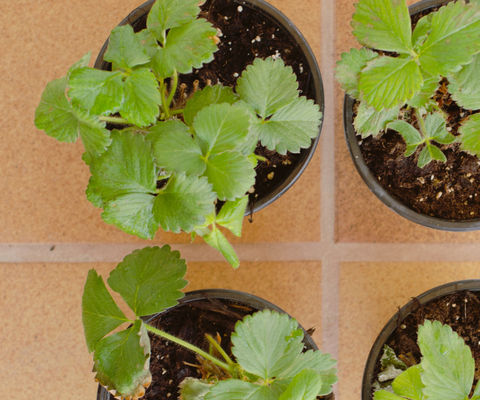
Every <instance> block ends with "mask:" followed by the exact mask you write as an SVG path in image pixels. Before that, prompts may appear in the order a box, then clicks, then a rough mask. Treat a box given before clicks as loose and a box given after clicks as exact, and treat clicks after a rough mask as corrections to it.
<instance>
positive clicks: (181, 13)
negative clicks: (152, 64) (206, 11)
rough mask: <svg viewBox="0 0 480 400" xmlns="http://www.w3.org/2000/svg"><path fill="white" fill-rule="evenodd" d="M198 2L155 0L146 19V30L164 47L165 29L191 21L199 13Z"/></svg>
mask: <svg viewBox="0 0 480 400" xmlns="http://www.w3.org/2000/svg"><path fill="white" fill-rule="evenodd" d="M200 4H201V2H199V1H198V0H157V1H156V2H155V3H154V4H153V7H152V9H151V10H150V12H149V13H148V18H147V28H148V30H149V31H150V32H152V34H153V35H154V36H155V37H156V38H157V39H158V40H159V41H160V42H161V43H162V45H165V34H166V31H167V29H170V28H175V27H177V26H180V25H183V24H185V23H187V22H189V21H191V20H193V19H194V18H195V17H196V16H197V14H198V13H199V12H200V7H199V5H200Z"/></svg>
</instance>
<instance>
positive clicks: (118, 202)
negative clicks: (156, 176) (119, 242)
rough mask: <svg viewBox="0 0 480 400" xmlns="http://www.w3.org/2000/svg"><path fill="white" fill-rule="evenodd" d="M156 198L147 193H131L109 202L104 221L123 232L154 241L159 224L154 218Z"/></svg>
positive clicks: (103, 215)
mask: <svg viewBox="0 0 480 400" xmlns="http://www.w3.org/2000/svg"><path fill="white" fill-rule="evenodd" d="M154 201H155V197H154V196H152V195H151V194H147V193H129V194H125V195H123V196H119V197H117V198H116V199H115V200H112V201H110V202H108V203H107V204H106V205H105V207H104V212H103V213H102V219H103V220H104V221H105V222H106V223H107V224H112V225H115V226H116V227H117V228H119V229H121V230H122V231H124V232H126V233H128V234H130V235H136V236H138V237H139V238H142V239H153V238H154V237H155V233H156V232H157V230H158V223H157V222H156V221H155V217H154V216H153V203H154Z"/></svg>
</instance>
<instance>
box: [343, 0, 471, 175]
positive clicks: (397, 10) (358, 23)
mask: <svg viewBox="0 0 480 400" xmlns="http://www.w3.org/2000/svg"><path fill="white" fill-rule="evenodd" d="M351 25H352V27H353V34H354V36H356V38H357V40H358V42H359V43H360V44H361V45H364V46H366V47H364V48H362V49H360V50H357V49H351V50H350V52H348V53H342V55H341V58H342V59H341V60H340V61H338V62H337V67H336V74H335V76H336V78H337V80H338V81H339V82H340V83H341V86H342V89H343V90H345V91H346V93H347V94H348V95H350V96H351V97H353V98H354V99H356V100H357V102H359V103H360V104H359V106H358V109H357V116H356V117H355V120H354V126H355V130H356V132H357V134H358V135H361V136H362V138H366V137H368V136H370V135H373V136H376V135H378V134H380V133H381V132H382V131H385V130H387V129H393V130H395V131H397V132H398V133H400V134H401V135H402V136H403V138H404V140H405V143H406V145H407V149H406V151H405V157H409V156H411V155H412V154H414V153H415V152H416V150H417V148H418V147H419V146H422V147H423V148H422V150H421V151H420V154H419V155H418V163H417V164H418V166H419V167H420V168H423V167H424V166H425V165H427V164H429V163H430V162H431V161H433V160H437V161H441V162H445V161H446V157H445V154H444V153H443V152H442V150H440V148H439V147H438V145H441V144H443V145H448V144H450V143H453V142H455V141H456V140H457V141H458V142H460V148H461V150H463V151H465V152H468V153H470V154H474V155H476V156H477V157H478V156H480V116H479V115H478V114H474V115H472V116H470V117H468V118H466V119H465V120H464V121H462V125H461V127H460V128H459V129H458V133H460V135H459V136H457V137H455V136H454V135H452V133H451V132H449V131H448V130H447V126H446V114H445V112H444V111H443V110H442V109H441V107H440V105H439V104H438V103H437V102H436V101H435V100H434V98H433V97H434V95H435V93H436V92H437V90H438V89H439V87H440V83H441V81H442V79H443V78H446V79H447V80H443V81H442V82H444V83H445V82H448V86H447V88H448V92H449V93H450V94H451V97H452V99H453V100H454V101H455V102H456V103H457V105H458V106H460V107H462V108H463V109H465V110H478V109H480V96H479V95H478V89H477V88H478V82H479V79H480V59H479V58H478V57H479V56H478V54H477V53H478V52H479V51H480V35H479V32H480V5H479V4H477V3H476V2H470V3H469V4H465V1H464V0H460V1H457V2H453V1H452V2H451V3H449V4H448V5H446V6H443V7H441V8H440V9H439V10H438V11H436V12H432V13H430V14H428V15H426V16H424V17H422V18H421V19H420V20H419V21H418V22H417V25H416V27H415V29H414V30H413V32H412V26H411V22H410V16H409V13H408V8H407V6H406V2H405V1H404V0H399V1H393V0H360V1H359V2H358V3H357V4H356V11H355V13H354V14H353V21H352V23H351ZM371 49H375V50H376V51H373V50H371ZM383 51H387V52H393V53H396V55H397V56H390V55H385V54H383Z"/></svg>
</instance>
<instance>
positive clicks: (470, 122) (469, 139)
mask: <svg viewBox="0 0 480 400" xmlns="http://www.w3.org/2000/svg"><path fill="white" fill-rule="evenodd" d="M458 132H459V133H460V136H459V137H458V141H459V142H460V150H462V151H465V152H467V153H469V154H473V155H476V156H477V157H480V114H473V115H470V116H469V117H468V119H467V120H466V121H465V122H464V123H463V124H462V126H461V127H460V129H459V130H458Z"/></svg>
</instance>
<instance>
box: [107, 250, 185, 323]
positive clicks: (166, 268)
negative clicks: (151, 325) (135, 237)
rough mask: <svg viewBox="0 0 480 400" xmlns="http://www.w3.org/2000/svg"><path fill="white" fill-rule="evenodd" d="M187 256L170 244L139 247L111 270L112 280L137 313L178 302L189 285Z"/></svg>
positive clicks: (113, 284) (111, 284)
mask: <svg viewBox="0 0 480 400" xmlns="http://www.w3.org/2000/svg"><path fill="white" fill-rule="evenodd" d="M186 272H187V265H186V264H185V260H184V259H182V258H180V253H179V252H178V251H172V250H171V248H170V246H169V245H165V246H163V247H162V248H159V247H145V248H143V249H141V250H135V251H134V252H133V253H132V254H129V255H128V256H126V257H125V258H124V259H123V261H122V262H121V263H120V264H118V265H117V267H116V268H115V269H114V270H113V271H112V272H111V273H110V277H109V278H108V284H109V285H110V287H111V288H112V289H113V290H115V291H116V292H117V293H120V295H121V296H122V298H123V299H124V300H125V302H126V303H127V304H128V305H129V307H130V308H131V309H132V310H133V312H134V313H135V315H136V316H137V317H143V316H146V315H150V314H155V313H159V312H161V311H163V310H165V309H166V308H168V307H172V306H174V305H177V304H178V302H177V300H178V299H181V298H182V297H183V296H184V294H183V293H182V292H181V291H180V290H181V289H183V288H184V287H185V286H186V285H187V283H188V282H187V281H186V280H185V279H183V277H184V276H185V274H186Z"/></svg>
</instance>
